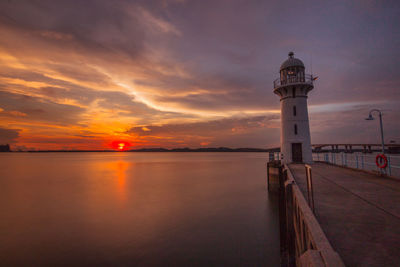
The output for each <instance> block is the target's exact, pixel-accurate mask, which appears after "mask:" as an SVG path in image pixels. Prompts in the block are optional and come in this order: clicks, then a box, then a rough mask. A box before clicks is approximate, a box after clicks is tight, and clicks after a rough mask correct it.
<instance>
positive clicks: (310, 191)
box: [304, 164, 315, 213]
mask: <svg viewBox="0 0 400 267" xmlns="http://www.w3.org/2000/svg"><path fill="white" fill-rule="evenodd" d="M304 166H305V167H306V176H307V195H308V206H310V208H311V210H312V212H313V213H315V209H314V189H313V183H312V171H311V166H310V165H308V164H305V165H304Z"/></svg>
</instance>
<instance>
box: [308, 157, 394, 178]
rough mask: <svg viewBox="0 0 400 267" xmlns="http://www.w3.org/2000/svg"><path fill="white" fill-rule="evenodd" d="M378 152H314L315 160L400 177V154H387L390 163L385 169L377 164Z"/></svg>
mask: <svg viewBox="0 0 400 267" xmlns="http://www.w3.org/2000/svg"><path fill="white" fill-rule="evenodd" d="M376 155H377V153H371V154H365V153H343V152H341V153H332V152H328V153H313V160H314V161H322V162H327V163H331V164H335V165H341V166H346V167H351V168H355V169H360V170H366V171H376V172H379V173H382V174H386V175H389V176H394V177H398V178H400V156H398V155H389V154H386V157H387V160H388V164H387V167H386V168H384V169H380V168H378V166H376V163H375V160H376Z"/></svg>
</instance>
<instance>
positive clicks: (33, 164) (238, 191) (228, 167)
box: [0, 152, 280, 266]
mask: <svg viewBox="0 0 400 267" xmlns="http://www.w3.org/2000/svg"><path fill="white" fill-rule="evenodd" d="M267 160H268V153H246V152H234V153H222V152H221V153H215V152H214V153H206V152H197V153H196V152H193V153H190V152H177V153H173V152H80V153H79V152H59V153H0V265H1V266H21V265H22V266H279V260H280V255H279V215H278V203H277V202H278V199H277V196H276V195H273V194H269V193H268V190H267V187H266V179H267V176H266V175H267V172H266V162H267Z"/></svg>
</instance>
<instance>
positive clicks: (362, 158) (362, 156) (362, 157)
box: [361, 154, 364, 170]
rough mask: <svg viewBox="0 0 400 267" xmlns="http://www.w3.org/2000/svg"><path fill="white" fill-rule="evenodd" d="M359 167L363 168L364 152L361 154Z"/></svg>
mask: <svg viewBox="0 0 400 267" xmlns="http://www.w3.org/2000/svg"><path fill="white" fill-rule="evenodd" d="M361 169H363V170H364V154H362V155H361Z"/></svg>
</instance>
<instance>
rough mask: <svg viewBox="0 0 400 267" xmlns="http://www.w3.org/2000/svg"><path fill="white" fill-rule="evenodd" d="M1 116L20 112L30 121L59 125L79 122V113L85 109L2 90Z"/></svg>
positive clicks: (22, 117)
mask: <svg viewBox="0 0 400 267" xmlns="http://www.w3.org/2000/svg"><path fill="white" fill-rule="evenodd" d="M0 108H1V109H2V110H3V111H2V112H0V116H4V115H9V114H13V112H14V113H15V112H17V113H16V114H20V116H19V117H21V119H23V120H26V121H30V122H47V123H54V124H58V125H68V124H77V123H79V119H80V118H79V115H80V114H82V113H83V112H84V111H85V109H83V108H80V107H77V106H72V105H65V104H57V103H54V102H50V101H46V100H43V99H41V98H37V97H32V96H27V95H22V94H14V93H9V92H4V91H0Z"/></svg>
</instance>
